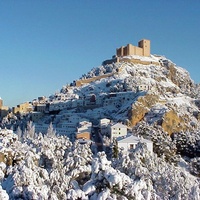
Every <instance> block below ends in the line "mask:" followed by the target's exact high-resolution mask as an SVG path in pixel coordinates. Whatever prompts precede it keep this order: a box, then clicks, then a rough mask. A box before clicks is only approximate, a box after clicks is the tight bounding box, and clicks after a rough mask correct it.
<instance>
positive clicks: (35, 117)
mask: <svg viewBox="0 0 200 200" xmlns="http://www.w3.org/2000/svg"><path fill="white" fill-rule="evenodd" d="M43 116H44V113H43V112H31V120H32V121H33V122H38V121H39V119H41V118H42V117H43Z"/></svg>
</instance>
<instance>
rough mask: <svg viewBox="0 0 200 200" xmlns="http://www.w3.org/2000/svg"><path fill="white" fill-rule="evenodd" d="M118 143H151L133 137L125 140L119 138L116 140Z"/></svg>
mask: <svg viewBox="0 0 200 200" xmlns="http://www.w3.org/2000/svg"><path fill="white" fill-rule="evenodd" d="M117 142H118V143H138V142H145V143H152V141H150V140H147V139H144V138H139V137H136V136H134V135H131V136H127V137H126V138H122V137H119V138H117Z"/></svg>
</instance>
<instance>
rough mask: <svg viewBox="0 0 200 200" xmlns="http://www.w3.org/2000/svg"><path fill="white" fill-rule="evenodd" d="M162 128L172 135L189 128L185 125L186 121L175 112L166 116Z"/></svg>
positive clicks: (171, 111)
mask: <svg viewBox="0 0 200 200" xmlns="http://www.w3.org/2000/svg"><path fill="white" fill-rule="evenodd" d="M161 126H162V128H163V130H164V131H165V132H167V133H168V134H170V135H171V134H172V133H175V132H180V131H184V130H186V129H187V128H188V127H187V126H186V124H185V123H184V119H183V118H182V117H181V116H178V115H177V113H176V112H175V110H170V111H168V112H166V113H165V114H164V116H163V120H162V125H161Z"/></svg>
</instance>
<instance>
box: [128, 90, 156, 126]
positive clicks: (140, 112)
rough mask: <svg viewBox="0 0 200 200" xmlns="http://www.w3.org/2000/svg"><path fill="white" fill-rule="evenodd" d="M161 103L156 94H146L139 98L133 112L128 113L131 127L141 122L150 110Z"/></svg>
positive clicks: (132, 109)
mask: <svg viewBox="0 0 200 200" xmlns="http://www.w3.org/2000/svg"><path fill="white" fill-rule="evenodd" d="M158 101H159V97H158V96H157V95H154V94H146V95H145V96H142V97H139V98H138V100H137V102H136V103H134V104H133V105H132V108H131V110H130V111H129V113H128V118H129V121H130V125H131V126H132V127H133V126H135V125H136V124H137V123H138V122H140V121H141V120H142V119H143V118H144V116H145V114H146V113H148V111H149V109H150V108H151V107H152V106H153V105H154V104H155V103H157V102H158Z"/></svg>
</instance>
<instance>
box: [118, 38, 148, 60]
mask: <svg viewBox="0 0 200 200" xmlns="http://www.w3.org/2000/svg"><path fill="white" fill-rule="evenodd" d="M129 55H138V56H150V40H146V39H143V40H141V41H139V42H138V47H136V46H133V45H132V44H127V45H126V46H125V47H124V46H122V47H120V48H118V49H116V56H117V57H121V56H129Z"/></svg>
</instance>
